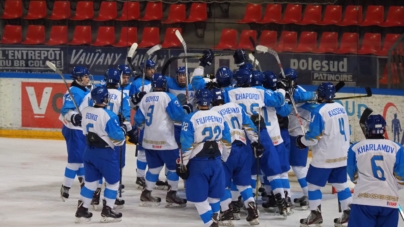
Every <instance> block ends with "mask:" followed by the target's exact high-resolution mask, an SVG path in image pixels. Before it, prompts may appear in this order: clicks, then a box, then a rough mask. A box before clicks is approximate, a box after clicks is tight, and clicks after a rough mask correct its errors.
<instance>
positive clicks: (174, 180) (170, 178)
mask: <svg viewBox="0 0 404 227" xmlns="http://www.w3.org/2000/svg"><path fill="white" fill-rule="evenodd" d="M166 169H167V167H166ZM179 179H180V177H179V176H178V175H177V172H176V171H175V170H168V171H167V182H168V184H169V185H170V186H171V189H170V190H171V191H178V181H179Z"/></svg>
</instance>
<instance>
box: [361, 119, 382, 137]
mask: <svg viewBox="0 0 404 227" xmlns="http://www.w3.org/2000/svg"><path fill="white" fill-rule="evenodd" d="M365 128H366V135H367V136H370V135H383V134H384V132H385V131H386V121H385V120H384V118H383V117H382V115H380V114H377V115H370V116H369V117H368V119H366V122H365Z"/></svg>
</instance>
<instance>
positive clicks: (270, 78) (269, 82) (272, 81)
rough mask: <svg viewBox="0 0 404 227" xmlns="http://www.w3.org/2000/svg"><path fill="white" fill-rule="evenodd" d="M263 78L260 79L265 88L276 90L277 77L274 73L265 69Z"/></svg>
mask: <svg viewBox="0 0 404 227" xmlns="http://www.w3.org/2000/svg"><path fill="white" fill-rule="evenodd" d="M263 74H264V80H263V81H262V85H263V86H264V88H266V89H271V90H276V83H277V82H278V78H277V77H276V76H275V73H273V72H272V71H265V72H263Z"/></svg>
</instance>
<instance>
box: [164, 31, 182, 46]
mask: <svg viewBox="0 0 404 227" xmlns="http://www.w3.org/2000/svg"><path fill="white" fill-rule="evenodd" d="M177 30H178V31H179V32H180V33H182V29H181V28H167V30H166V35H165V37H164V42H163V44H161V45H162V47H163V48H172V47H182V44H181V42H180V41H179V40H178V38H177V36H176V35H175V31H177Z"/></svg>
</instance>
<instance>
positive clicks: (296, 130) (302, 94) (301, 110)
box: [288, 86, 316, 137]
mask: <svg viewBox="0 0 404 227" xmlns="http://www.w3.org/2000/svg"><path fill="white" fill-rule="evenodd" d="M314 96H315V93H314V92H308V91H306V90H305V89H304V88H303V87H301V86H297V88H296V89H295V90H294V93H293V99H294V101H295V103H296V109H297V112H298V114H299V116H300V118H301V120H302V123H303V126H304V128H305V130H306V131H307V129H308V127H309V124H310V119H311V110H312V109H313V106H314V105H316V104H309V103H302V102H306V101H311V100H313V99H314ZM288 131H289V135H291V136H294V137H297V136H300V135H304V133H303V132H302V127H301V126H300V122H299V120H298V118H297V116H296V113H295V111H294V110H292V112H291V114H290V115H289V126H288Z"/></svg>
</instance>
